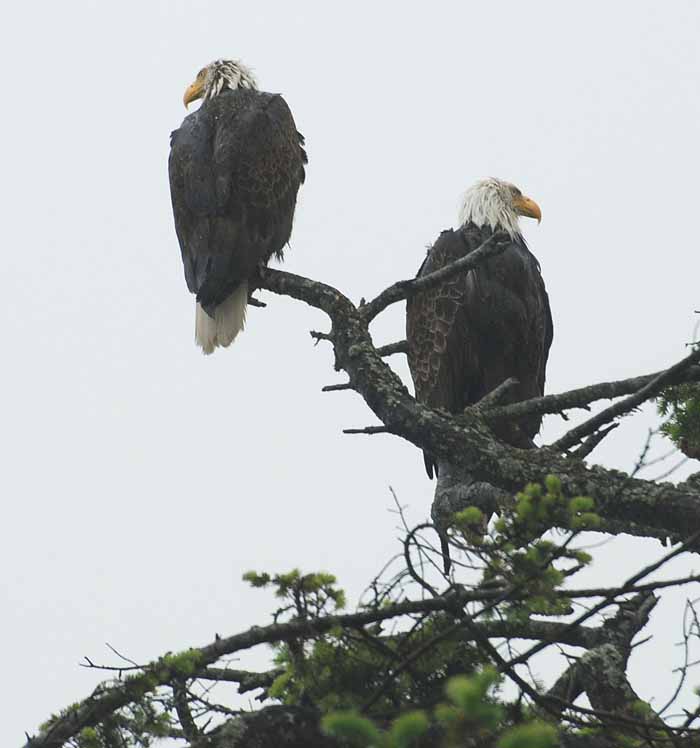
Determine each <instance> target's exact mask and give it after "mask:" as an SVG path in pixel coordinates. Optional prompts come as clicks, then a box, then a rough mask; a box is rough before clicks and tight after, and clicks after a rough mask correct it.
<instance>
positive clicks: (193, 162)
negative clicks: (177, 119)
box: [168, 88, 307, 352]
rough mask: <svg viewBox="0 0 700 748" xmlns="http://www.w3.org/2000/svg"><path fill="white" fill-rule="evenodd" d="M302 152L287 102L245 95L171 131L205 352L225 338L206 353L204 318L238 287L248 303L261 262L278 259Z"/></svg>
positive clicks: (230, 94)
mask: <svg viewBox="0 0 700 748" xmlns="http://www.w3.org/2000/svg"><path fill="white" fill-rule="evenodd" d="M303 145H304V138H303V137H302V135H301V134H300V133H299V132H298V131H297V129H296V125H295V123H294V119H293V117H292V113H291V112H290V110H289V107H288V106H287V104H286V103H285V101H284V99H283V98H282V97H281V96H279V95H278V94H270V93H263V92H260V91H257V90H254V89H251V88H238V89H235V90H229V89H225V90H223V91H221V92H220V93H219V94H218V95H215V96H213V97H212V98H209V99H207V100H206V101H204V103H203V104H202V106H201V107H200V108H199V109H198V110H197V111H195V112H193V113H192V114H190V115H188V116H187V117H186V118H185V120H184V121H183V123H182V125H181V127H180V128H179V129H178V130H175V132H173V133H172V136H171V150H170V160H169V164H168V166H169V175H170V191H171V196H172V204H173V214H174V217H175V229H176V232H177V237H178V241H179V243H180V250H181V253H182V261H183V264H184V269H185V279H186V281H187V287H188V288H189V290H190V291H191V292H192V293H194V294H196V297H197V302H198V304H199V305H200V306H201V310H200V309H198V322H197V325H198V342H199V343H200V345H202V347H203V348H204V349H205V352H211V350H213V347H216V346H217V345H228V343H230V342H231V340H225V341H224V342H221V340H220V339H219V340H217V339H216V334H217V333H216V332H215V333H213V334H214V335H215V338H214V341H213V343H212V345H213V347H212V348H211V350H208V349H207V347H206V345H205V344H203V343H202V341H201V340H200V338H199V326H200V317H201V319H202V320H203V324H204V325H205V326H206V325H209V324H211V325H213V324H214V322H211V323H209V322H208V320H207V318H206V317H204V315H203V314H202V312H203V313H205V314H206V315H208V317H209V318H211V319H212V320H214V319H215V318H216V314H217V309H218V308H223V306H222V305H224V303H225V302H227V300H228V299H229V298H231V297H232V294H233V293H234V292H236V290H237V289H238V290H239V295H242V292H243V291H245V300H247V294H248V293H249V292H250V291H252V290H253V287H254V284H255V278H256V274H257V271H258V268H259V267H260V265H265V264H267V262H268V261H269V259H270V258H271V257H272V256H273V255H275V256H277V257H278V258H279V259H282V255H283V250H284V246H285V244H286V243H287V242H288V240H289V237H290V234H291V231H292V221H293V218H294V209H295V206H296V200H297V191H298V189H299V186H300V185H301V184H302V183H303V182H304V177H305V171H304V165H305V164H306V162H307V159H306V153H305V151H304V148H303ZM246 289H247V290H246ZM241 303H243V307H242V314H243V316H244V315H245V301H243V302H241ZM222 324H223V323H222ZM240 326H241V327H242V320H241V321H240ZM235 332H237V331H235ZM235 332H234V333H233V337H235ZM220 337H221V336H220ZM231 339H233V338H231Z"/></svg>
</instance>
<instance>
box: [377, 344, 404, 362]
mask: <svg viewBox="0 0 700 748" xmlns="http://www.w3.org/2000/svg"><path fill="white" fill-rule="evenodd" d="M377 353H378V354H379V355H380V356H381V357H382V358H386V357H387V356H393V355H394V354H395V353H408V341H407V340H398V341H397V342H396V343H388V344H387V345H381V346H379V348H377Z"/></svg>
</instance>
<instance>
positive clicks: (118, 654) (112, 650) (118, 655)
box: [85, 642, 142, 669]
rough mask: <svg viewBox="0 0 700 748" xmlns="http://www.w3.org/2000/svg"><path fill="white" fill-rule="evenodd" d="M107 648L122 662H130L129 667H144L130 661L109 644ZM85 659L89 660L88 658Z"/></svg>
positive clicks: (107, 643)
mask: <svg viewBox="0 0 700 748" xmlns="http://www.w3.org/2000/svg"><path fill="white" fill-rule="evenodd" d="M105 646H106V647H107V649H109V650H110V651H111V652H113V653H114V654H115V655H117V657H119V659H120V660H124V662H128V663H129V665H133V666H134V667H136V668H141V667H142V666H141V665H139V664H138V662H134V661H133V660H130V659H129V658H128V657H126V655H123V654H122V653H121V652H117V650H116V649H115V648H114V647H113V646H112V645H111V644H110V643H109V642H105ZM85 659H87V657H86V658H85ZM122 669H124V668H122Z"/></svg>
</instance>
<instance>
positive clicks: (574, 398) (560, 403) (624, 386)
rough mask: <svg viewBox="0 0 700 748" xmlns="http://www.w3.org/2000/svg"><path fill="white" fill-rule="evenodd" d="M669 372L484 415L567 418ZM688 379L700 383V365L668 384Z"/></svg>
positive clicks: (496, 418) (505, 407)
mask: <svg viewBox="0 0 700 748" xmlns="http://www.w3.org/2000/svg"><path fill="white" fill-rule="evenodd" d="M666 371H668V370H667V369H665V370H664V371H657V372H654V373H653V374H644V375H643V376H639V377H630V378H629V379H620V380H617V381H614V382H600V383H599V384H591V385H588V386H587V387H579V388H578V389H575V390H568V391H566V392H560V393H558V394H553V395H544V396H543V397H534V398H532V399H531V400H521V401H520V402H519V403H512V404H510V405H502V406H500V407H497V408H492V409H490V410H489V411H488V413H485V414H484V417H485V418H486V419H487V420H488V421H489V422H496V421H506V420H511V419H513V420H517V419H519V418H522V417H523V416H529V415H546V414H556V415H560V416H562V417H563V418H565V420H567V419H566V416H565V413H564V411H566V410H570V409H572V408H582V409H584V410H589V407H588V406H589V405H590V404H591V403H593V402H596V401H597V400H613V399H615V398H617V397H622V396H623V395H631V394H633V393H635V392H638V391H639V390H641V389H642V388H643V387H644V386H645V385H647V384H648V383H649V382H651V381H652V380H654V379H656V378H657V377H659V376H660V375H661V374H664V373H665V372H666ZM685 382H700V366H689V367H688V369H687V370H685V371H684V372H683V373H682V374H679V375H676V376H675V377H672V378H671V381H669V382H668V383H667V384H682V383H685Z"/></svg>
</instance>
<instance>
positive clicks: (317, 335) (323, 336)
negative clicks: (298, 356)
mask: <svg viewBox="0 0 700 748" xmlns="http://www.w3.org/2000/svg"><path fill="white" fill-rule="evenodd" d="M309 335H311V337H312V338H313V339H314V341H315V342H314V345H318V344H319V342H320V341H321V340H330V341H332V340H333V336H332V335H331V334H330V333H329V332H318V331H317V330H309Z"/></svg>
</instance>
